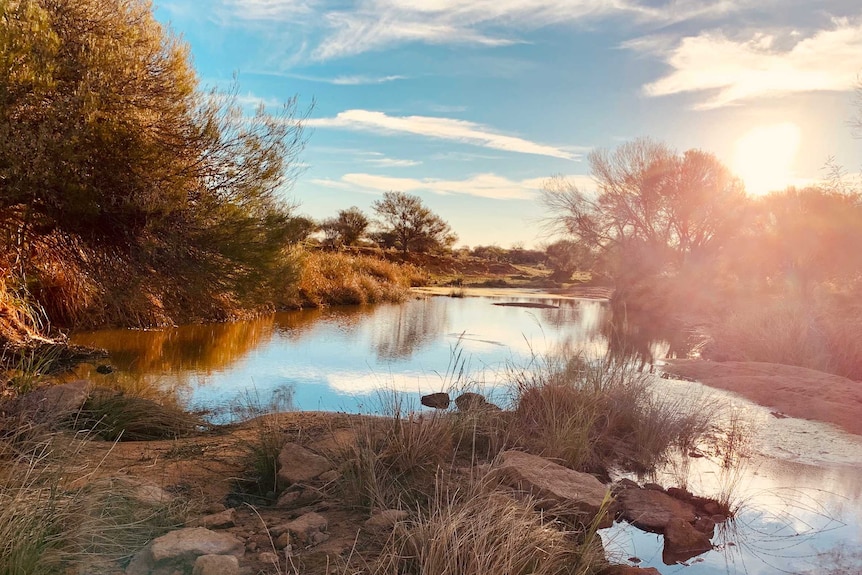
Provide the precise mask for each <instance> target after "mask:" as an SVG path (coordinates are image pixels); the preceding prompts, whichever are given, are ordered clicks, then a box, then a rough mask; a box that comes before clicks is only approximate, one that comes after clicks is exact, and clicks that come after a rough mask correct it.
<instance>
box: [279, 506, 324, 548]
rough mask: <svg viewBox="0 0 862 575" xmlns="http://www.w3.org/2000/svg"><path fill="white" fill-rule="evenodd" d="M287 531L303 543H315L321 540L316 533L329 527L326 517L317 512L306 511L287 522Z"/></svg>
mask: <svg viewBox="0 0 862 575" xmlns="http://www.w3.org/2000/svg"><path fill="white" fill-rule="evenodd" d="M285 527H286V528H287V532H288V533H290V535H291V536H292V537H293V538H295V539H296V540H297V541H298V542H300V543H303V544H305V545H316V544H317V543H319V542H321V541H322V540H320V538H319V536H318V535H316V534H318V533H323V532H325V531H326V530H327V528H328V527H329V522H328V521H327V520H326V517H324V516H323V515H320V514H318V513H314V512H312V513H306V514H305V515H301V516H299V517H297V518H296V519H294V520H293V521H291V522H289V523H288V524H287V525H286V526H285Z"/></svg>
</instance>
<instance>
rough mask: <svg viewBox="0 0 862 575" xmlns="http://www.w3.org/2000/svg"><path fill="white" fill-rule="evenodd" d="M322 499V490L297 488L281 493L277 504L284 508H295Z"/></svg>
mask: <svg viewBox="0 0 862 575" xmlns="http://www.w3.org/2000/svg"><path fill="white" fill-rule="evenodd" d="M319 500H320V492H319V491H317V490H316V489H297V490H295V491H286V492H284V493H282V494H281V496H280V497H279V498H278V501H276V503H275V506H276V507H279V508H282V509H295V508H297V507H301V506H303V505H310V504H312V503H315V502H317V501H319Z"/></svg>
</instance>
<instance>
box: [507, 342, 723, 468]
mask: <svg viewBox="0 0 862 575" xmlns="http://www.w3.org/2000/svg"><path fill="white" fill-rule="evenodd" d="M540 361H541V363H542V365H540V366H539V367H538V368H534V369H515V370H512V371H511V375H510V378H511V380H512V382H513V393H514V400H513V403H514V405H515V414H514V421H513V424H512V428H513V429H514V430H515V433H517V434H518V435H517V442H518V443H520V444H521V445H522V446H523V447H524V448H526V449H527V450H528V451H531V452H533V453H536V454H538V455H542V456H545V457H550V458H554V459H559V460H561V461H562V462H563V463H564V464H565V465H567V466H568V467H571V468H573V469H577V470H581V471H589V472H593V473H605V472H606V471H607V470H608V469H610V468H611V467H614V466H621V467H623V468H626V469H631V470H636V471H646V470H649V469H651V468H653V467H655V466H656V465H657V464H658V463H660V462H662V461H664V460H665V458H666V457H667V455H668V453H669V451H670V450H671V449H672V448H679V449H689V448H691V447H693V446H694V445H695V444H697V443H698V442H699V441H700V440H701V439H702V438H704V437H705V436H706V435H707V433H708V432H709V431H710V429H711V425H710V410H709V409H706V408H705V406H704V405H699V404H698V402H691V401H684V400H682V399H680V400H672V399H668V398H665V397H663V396H661V395H659V394H657V393H656V391H655V390H654V389H653V388H652V386H651V376H649V375H648V374H644V373H642V372H640V371H639V370H637V369H636V368H635V366H634V364H633V363H626V362H622V363H621V362H617V361H612V360H609V359H605V360H596V361H589V360H586V359H584V358H583V357H580V356H574V357H565V356H561V357H556V358H547V359H544V360H540Z"/></svg>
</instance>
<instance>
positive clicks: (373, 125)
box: [306, 110, 577, 160]
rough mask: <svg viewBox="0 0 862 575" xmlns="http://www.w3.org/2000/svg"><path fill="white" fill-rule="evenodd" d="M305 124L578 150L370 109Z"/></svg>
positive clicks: (498, 146) (531, 150)
mask: <svg viewBox="0 0 862 575" xmlns="http://www.w3.org/2000/svg"><path fill="white" fill-rule="evenodd" d="M306 125H308V126H309V127H317V128H341V129H347V130H360V131H365V132H375V133H379V134H413V135H417V136H424V137H427V138H435V139H440V140H451V141H456V142H460V143H463V144H471V145H474V146H481V147H485V148H492V149H495V150H505V151H507V152H518V153H521V154H536V155H540V156H550V157H553V158H563V159H567V160H573V159H575V158H576V157H577V156H576V155H575V154H573V153H571V152H568V151H566V150H563V149H562V148H558V147H555V146H549V145H545V144H539V143H536V142H531V141H530V140H525V139H523V138H518V137H517V136H508V135H505V134H500V133H499V132H496V131H494V130H493V129H491V128H489V127H487V126H483V125H482V124H477V123H475V122H469V121H467V120H456V119H452V118H437V117H431V116H389V115H387V114H385V113H383V112H375V111H371V110H346V111H344V112H340V113H338V114H337V115H336V116H335V117H334V118H313V119H310V120H308V121H307V122H306Z"/></svg>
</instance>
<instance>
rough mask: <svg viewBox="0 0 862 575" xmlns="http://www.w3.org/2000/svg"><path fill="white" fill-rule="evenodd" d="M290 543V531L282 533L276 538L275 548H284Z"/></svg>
mask: <svg viewBox="0 0 862 575" xmlns="http://www.w3.org/2000/svg"><path fill="white" fill-rule="evenodd" d="M288 545H290V533H282V534H281V535H279V536H278V537H277V538H276V539H275V548H276V549H284V548H285V547H287V546H288Z"/></svg>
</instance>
